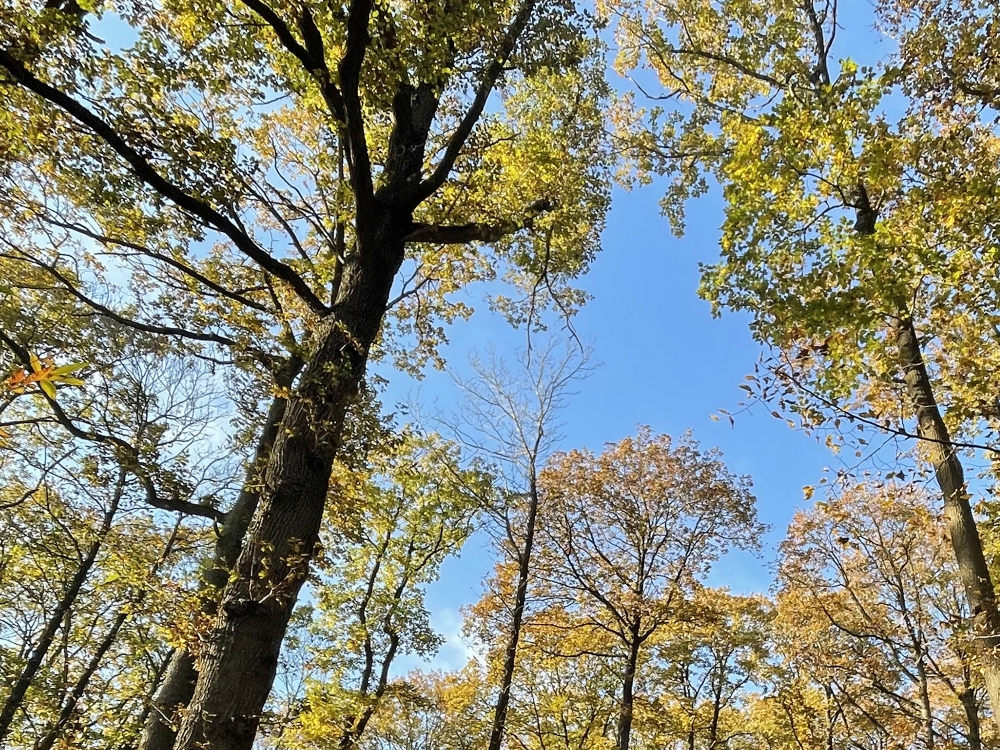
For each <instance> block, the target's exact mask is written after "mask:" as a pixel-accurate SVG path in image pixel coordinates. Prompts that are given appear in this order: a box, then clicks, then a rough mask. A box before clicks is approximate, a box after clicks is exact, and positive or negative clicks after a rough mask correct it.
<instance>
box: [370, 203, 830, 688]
mask: <svg viewBox="0 0 1000 750" xmlns="http://www.w3.org/2000/svg"><path fill="white" fill-rule="evenodd" d="M662 193H663V186H662V185H657V184H653V185H651V186H649V187H645V188H642V189H640V190H637V191H633V192H625V191H622V190H616V192H615V194H614V200H613V204H612V210H611V214H610V217H609V221H608V226H607V229H606V231H605V233H604V235H603V250H602V251H601V253H600V255H599V256H598V258H597V260H596V262H595V263H594V265H593V268H592V269H591V271H590V273H589V274H588V275H587V276H586V277H585V278H584V279H583V280H582V282H581V285H582V286H583V288H585V289H586V290H587V291H588V292H590V293H591V294H592V295H593V297H594V298H593V299H592V300H591V301H590V302H589V303H588V304H587V306H586V307H585V308H584V309H583V310H582V311H581V312H580V313H579V315H578V316H577V319H576V321H575V323H574V325H575V328H576V330H577V331H578V333H579V334H580V336H581V338H583V339H584V340H585V341H588V342H592V343H593V346H594V360H595V361H597V362H599V363H601V366H600V367H599V368H598V369H597V370H596V371H595V372H594V373H593V374H592V375H591V376H590V377H589V378H588V379H587V380H585V381H583V382H581V383H580V384H579V387H578V389H577V390H578V394H577V395H576V396H575V397H574V398H573V399H572V400H571V401H570V404H569V406H568V408H567V409H566V411H565V412H564V413H563V415H562V422H563V424H564V427H563V430H562V432H563V435H564V436H565V437H564V440H563V441H562V444H561V446H560V447H561V448H563V449H569V448H576V447H584V446H585V447H587V448H590V449H591V450H594V451H600V450H601V448H602V446H603V444H604V443H606V442H610V441H617V440H620V439H621V438H623V437H625V436H626V435H630V434H633V433H634V432H635V429H636V427H637V425H639V424H649V425H651V426H652V428H653V429H654V430H655V431H656V432H665V433H669V434H671V435H679V434H681V433H682V432H684V431H685V430H686V429H689V428H690V429H691V430H692V431H693V433H694V436H695V437H696V438H697V439H698V440H699V441H700V442H701V444H702V446H703V447H706V448H708V447H714V446H717V447H719V448H720V449H721V450H722V451H723V454H724V457H725V460H726V463H727V465H728V466H729V468H730V469H731V470H733V471H735V472H738V473H740V474H749V475H750V476H751V477H752V478H753V481H754V488H755V494H756V495H757V498H758V501H757V502H758V512H759V514H760V518H761V520H762V521H764V522H765V523H768V524H770V525H771V527H772V528H771V531H770V533H769V534H768V535H767V536H766V537H765V539H764V540H763V541H764V552H763V555H762V556H761V557H760V558H759V559H758V558H755V557H753V556H751V555H747V554H736V555H730V556H728V557H727V558H724V559H723V560H721V561H720V562H719V563H718V564H717V566H716V568H715V570H714V571H713V573H712V575H711V578H710V583H712V584H713V585H717V586H728V587H729V588H731V589H732V590H733V591H735V592H738V593H746V592H751V591H760V592H764V591H767V589H768V587H769V586H770V583H771V573H770V563H771V561H772V560H773V559H774V554H775V546H776V545H777V543H778V542H779V541H780V540H781V538H782V536H783V535H784V532H785V529H786V527H787V525H788V522H789V521H790V520H791V517H792V514H793V512H794V510H795V508H796V507H803V506H804V505H805V504H806V503H805V500H804V496H803V492H802V487H803V486H804V485H811V484H815V483H816V482H818V481H819V480H820V479H821V477H822V476H823V469H824V467H827V466H830V467H833V468H835V466H836V460H837V459H836V457H835V456H833V455H832V454H831V453H830V452H829V451H828V450H827V449H826V448H825V447H823V446H821V445H819V444H818V443H817V441H816V439H815V438H814V437H810V436H808V435H805V434H803V433H801V432H798V431H795V430H792V429H790V428H789V427H788V426H787V424H786V423H785V422H784V421H779V420H777V419H775V418H774V417H773V416H771V414H770V411H769V410H768V409H765V408H763V406H757V407H755V408H753V409H752V410H751V411H750V413H743V414H739V415H737V417H736V424H735V427H731V426H730V424H729V422H728V421H727V420H725V419H722V420H720V421H715V420H713V419H712V415H713V414H716V413H717V411H718V409H719V408H723V409H728V410H730V411H734V412H735V411H736V410H737V408H738V407H737V404H738V402H739V401H740V400H741V396H743V395H745V394H744V392H743V391H742V390H740V388H739V385H740V383H742V382H744V381H743V377H744V375H746V374H747V373H749V372H751V371H752V370H753V365H754V362H755V361H756V359H757V357H758V356H759V354H760V352H761V348H760V346H759V345H758V344H757V343H756V342H754V341H753V339H752V338H751V336H750V332H749V329H748V328H747V318H746V317H743V316H740V315H732V314H727V315H724V316H723V317H722V318H713V317H712V315H711V310H710V307H709V305H708V303H706V302H704V301H703V300H701V299H699V297H698V296H697V292H696V290H697V286H698V263H699V262H710V261H713V260H715V259H716V257H717V253H718V249H717V248H718V237H719V226H720V225H721V223H722V202H721V197H720V196H719V195H718V194H717V193H716V194H710V195H709V196H706V197H704V198H702V199H701V200H699V201H696V202H694V203H692V204H691V206H690V208H689V215H688V222H687V224H688V234H687V235H686V236H685V237H684V238H683V239H680V240H678V239H676V238H675V237H674V236H673V235H672V234H671V233H670V231H669V229H668V226H667V223H666V220H665V219H663V218H662V217H661V216H660V210H659V206H658V200H659V198H660V196H661V195H662ZM469 301H470V303H472V304H476V303H477V302H478V300H477V299H476V298H475V297H474V296H472V294H471V293H470V297H469ZM449 336H450V344H449V345H448V347H447V348H446V350H445V356H446V359H447V361H448V363H449V367H451V368H454V369H455V371H456V372H457V373H458V374H460V375H461V374H463V373H464V372H465V370H466V362H467V361H468V357H469V354H470V352H472V351H474V350H478V351H480V352H482V351H483V350H485V349H486V348H487V347H488V346H490V345H492V346H494V347H495V348H496V350H497V352H498V354H501V355H513V354H514V352H515V351H516V350H517V349H518V348H519V347H521V346H523V344H524V334H523V332H519V331H515V330H513V329H512V328H511V327H510V326H509V325H508V324H507V323H506V322H504V321H503V320H501V319H500V318H498V317H497V316H492V315H490V313H489V312H488V311H486V310H485V309H484V306H483V305H479V306H478V309H477V312H476V314H475V315H474V316H473V317H472V319H471V320H470V321H469V322H467V323H459V324H457V325H455V326H454V327H453V328H452V329H451V330H450V332H449ZM387 374H388V373H387ZM390 378H391V386H390V389H389V392H388V394H387V403H388V404H390V405H391V404H392V403H393V402H394V401H412V400H416V401H418V402H420V403H427V402H431V401H435V400H436V401H438V402H440V403H442V404H448V403H449V402H452V403H453V402H454V399H455V398H456V395H457V394H456V392H455V387H454V385H453V384H452V381H451V377H450V376H449V375H448V374H447V373H440V372H429V373H428V374H427V376H426V377H425V379H424V380H423V381H422V382H420V383H416V382H414V381H412V380H408V379H406V378H405V377H403V376H401V375H399V374H398V373H391V374H390ZM489 568H490V559H489V555H488V553H487V551H486V549H485V548H484V546H483V544H482V543H479V542H478V541H477V540H475V539H474V540H472V542H470V544H469V545H468V546H467V547H466V550H465V551H464V552H463V554H462V557H461V558H460V559H456V560H450V561H448V562H447V563H446V564H445V565H444V568H443V569H442V575H441V580H440V581H439V582H437V583H436V584H434V585H433V586H432V587H431V588H430V590H429V591H428V597H427V603H428V606H429V607H430V609H431V611H432V613H433V620H434V623H435V626H436V627H437V628H438V630H439V631H440V632H442V633H443V634H444V635H446V636H448V638H449V642H448V644H447V645H446V646H445V647H444V649H442V653H441V654H440V656H439V658H438V660H437V661H436V662H435V664H436V665H437V666H442V667H455V666H459V665H460V664H461V663H462V661H463V660H464V658H465V653H466V651H465V647H464V646H463V644H462V643H461V640H460V639H459V638H458V636H457V634H458V631H459V630H460V628H461V618H460V616H459V613H458V610H459V608H460V607H461V606H463V605H465V604H469V603H472V602H474V601H476V599H478V597H479V594H480V592H481V587H482V581H483V578H484V576H485V575H486V573H487V572H488V571H489ZM412 666H416V663H415V662H410V661H409V660H407V663H406V664H405V666H404V669H403V671H405V670H406V669H408V668H410V667H412Z"/></svg>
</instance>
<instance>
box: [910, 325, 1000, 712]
mask: <svg viewBox="0 0 1000 750" xmlns="http://www.w3.org/2000/svg"><path fill="white" fill-rule="evenodd" d="M893 325H894V333H895V337H896V346H897V347H898V350H899V364H900V367H901V369H902V371H903V380H904V382H905V383H906V390H907V393H908V394H909V397H910V400H911V401H912V403H913V407H914V410H915V412H916V418H917V431H918V434H919V435H920V437H922V438H924V439H925V440H926V441H927V443H926V445H925V448H926V450H927V453H928V456H929V458H930V462H931V465H932V466H933V467H934V473H935V475H936V477H937V483H938V486H939V487H940V489H941V494H942V495H943V496H944V517H945V524H946V525H947V528H948V533H949V535H950V536H951V546H952V549H953V550H954V552H955V558H956V560H957V561H958V571H959V575H960V577H961V580H962V587H963V588H964V590H965V598H966V600H967V602H968V605H969V609H970V611H971V612H972V621H973V632H974V633H975V644H976V650H977V652H978V654H979V656H980V659H979V661H980V665H981V669H982V673H983V679H984V682H985V683H986V691H987V693H988V694H989V696H990V706H991V707H992V709H993V721H994V722H995V723H996V725H997V727H998V728H1000V651H998V648H1000V613H998V612H997V602H996V595H995V593H994V589H993V579H992V577H991V576H990V569H989V567H987V565H986V557H985V556H984V555H983V547H982V543H981V541H980V538H979V532H978V530H977V528H976V519H975V517H974V516H973V514H972V506H971V505H970V504H969V494H968V491H967V488H966V484H965V471H964V469H963V467H962V462H961V461H959V459H958V455H957V453H956V452H955V449H954V447H953V446H952V442H951V435H950V434H949V432H948V428H947V426H946V425H945V423H944V419H943V418H942V416H941V410H940V409H939V408H938V405H937V401H936V400H935V398H934V390H933V388H932V387H931V381H930V377H929V375H928V374H927V367H926V365H925V364H924V358H923V352H922V351H921V348H920V342H919V340H918V339H917V334H916V331H915V329H914V327H913V320H912V319H911V318H910V317H909V315H906V314H901V315H900V316H899V317H898V318H896V319H895V321H894V324H893Z"/></svg>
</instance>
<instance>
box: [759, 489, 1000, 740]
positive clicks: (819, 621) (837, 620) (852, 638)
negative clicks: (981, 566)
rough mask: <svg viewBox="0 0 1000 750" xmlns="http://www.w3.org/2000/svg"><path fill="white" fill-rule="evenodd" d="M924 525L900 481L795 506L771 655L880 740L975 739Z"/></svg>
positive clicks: (979, 703) (968, 667) (934, 547)
mask: <svg viewBox="0 0 1000 750" xmlns="http://www.w3.org/2000/svg"><path fill="white" fill-rule="evenodd" d="M936 524H937V519H936V518H935V517H934V513H933V511H932V510H931V508H930V499H929V498H928V497H927V496H926V494H924V493H923V492H922V491H920V490H919V489H918V488H916V487H914V486H911V485H893V484H889V485H878V484H873V485H868V486H866V485H863V484H859V485H855V486H849V487H846V488H844V490H843V492H841V493H839V494H838V495H837V496H835V497H834V498H833V499H831V500H829V501H827V502H823V503H818V504H817V507H816V508H815V509H814V510H812V511H810V512H807V513H800V514H798V515H797V516H796V518H795V519H794V520H793V522H792V525H791V527H790V528H789V533H788V537H787V538H786V540H785V541H784V542H783V543H782V548H781V550H782V557H781V562H780V567H779V579H778V580H779V586H780V588H779V591H778V612H779V618H778V623H779V625H780V630H782V631H783V632H784V633H785V637H784V640H783V642H784V644H785V647H784V648H783V652H784V655H785V658H788V659H791V660H793V661H795V662H796V663H798V664H800V665H803V669H804V670H805V671H807V672H808V673H809V674H811V675H812V677H813V679H814V680H816V681H818V682H820V683H825V684H828V685H830V686H831V688H832V689H833V690H835V691H836V694H837V695H838V697H839V699H840V700H841V701H843V702H844V704H845V705H844V709H843V710H844V712H845V714H846V715H848V716H851V717H853V721H855V722H859V723H861V724H862V725H867V727H868V731H873V732H875V733H877V734H879V735H881V737H882V741H883V742H884V743H885V744H886V745H888V746H899V747H904V746H905V747H912V746H913V745H914V744H916V743H919V744H921V745H922V746H925V747H928V748H933V747H935V746H937V745H945V746H960V747H980V746H981V745H982V743H983V739H982V734H983V733H982V730H981V723H982V721H983V720H984V719H985V718H986V716H987V714H986V713H985V708H984V705H983V703H984V699H985V696H984V695H983V689H982V685H981V683H980V681H979V679H978V676H977V675H976V673H975V667H974V663H973V659H972V651H973V644H972V643H970V642H969V629H970V627H971V621H970V618H969V615H968V610H967V609H966V607H965V605H964V601H963V597H962V592H961V588H960V585H959V579H958V575H957V571H956V570H955V564H954V562H952V561H951V559H950V554H949V551H948V549H947V547H946V540H945V539H944V538H942V536H941V535H940V533H936V532H935V526H936Z"/></svg>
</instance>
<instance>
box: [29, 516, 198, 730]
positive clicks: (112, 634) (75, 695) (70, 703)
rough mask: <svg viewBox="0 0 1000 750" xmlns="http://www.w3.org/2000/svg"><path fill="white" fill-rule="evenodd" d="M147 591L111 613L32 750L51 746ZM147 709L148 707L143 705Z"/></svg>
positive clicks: (173, 537)
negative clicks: (87, 659)
mask: <svg viewBox="0 0 1000 750" xmlns="http://www.w3.org/2000/svg"><path fill="white" fill-rule="evenodd" d="M180 525H181V521H180V519H178V521H177V524H176V525H175V526H174V530H173V533H171V535H170V538H169V539H168V540H167V544H166V546H165V547H164V550H163V554H162V555H160V559H159V560H157V561H156V563H155V564H154V565H153V567H152V570H150V573H149V576H150V580H152V579H153V577H154V576H155V575H156V573H157V572H158V570H159V568H160V566H161V565H162V564H163V563H164V562H166V559H167V557H169V556H170V552H171V550H172V549H173V546H174V542H175V541H176V539H177V531H178V529H180ZM148 592H149V589H148V588H143V589H140V590H139V591H137V592H136V593H135V594H133V596H132V597H131V599H130V601H129V602H128V603H127V604H125V605H124V606H123V607H122V608H121V610H119V612H118V615H117V616H116V617H115V620H114V622H113V623H112V624H111V628H110V629H109V630H108V632H107V633H106V634H105V636H104V638H103V639H102V640H101V643H100V644H99V645H98V647H97V650H96V651H95V652H94V655H93V656H92V657H91V658H90V662H89V663H88V664H87V668H86V669H84V670H83V673H82V674H81V675H80V676H79V677H78V678H77V680H76V683H75V684H74V685H73V690H72V691H71V692H70V695H69V698H68V699H67V700H66V703H65V704H63V708H62V711H60V712H59V718H58V719H56V722H55V723H54V724H53V725H52V726H51V727H50V728H49V731H48V732H46V733H45V735H43V737H42V738H41V739H40V740H39V741H38V742H36V743H35V746H34V748H33V750H52V747H53V746H54V745H55V743H56V740H58V739H59V735H60V734H62V731H63V729H65V727H66V724H67V723H68V722H69V720H70V719H71V718H72V717H73V713H74V712H75V711H76V707H77V705H78V704H79V702H80V699H81V698H83V694H84V693H85V692H86V691H87V688H88V687H89V685H90V680H91V679H92V678H93V676H94V675H95V674H96V673H97V669H98V667H100V665H101V660H102V659H104V656H105V654H107V653H108V651H110V650H111V647H112V646H113V645H114V643H115V640H116V639H117V638H118V633H119V631H120V630H121V629H122V626H123V625H124V624H125V622H126V621H127V620H128V618H129V615H130V614H131V613H133V612H135V611H136V610H138V608H139V605H140V604H142V602H143V600H144V599H145V598H146V594H147V593H148ZM162 671H163V667H161V668H160V669H159V670H158V675H157V678H158V677H159V674H160V673H162ZM147 710H148V708H147Z"/></svg>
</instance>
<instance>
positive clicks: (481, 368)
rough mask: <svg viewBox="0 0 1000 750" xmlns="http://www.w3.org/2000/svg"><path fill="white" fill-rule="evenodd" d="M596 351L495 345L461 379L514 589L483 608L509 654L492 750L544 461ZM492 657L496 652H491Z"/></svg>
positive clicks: (466, 424)
mask: <svg viewBox="0 0 1000 750" xmlns="http://www.w3.org/2000/svg"><path fill="white" fill-rule="evenodd" d="M588 358H589V353H588V352H587V351H586V350H582V351H579V352H577V351H575V350H574V349H573V348H570V347H569V346H567V349H566V350H565V351H562V350H561V348H560V345H559V343H558V340H557V339H555V338H550V339H548V340H547V341H545V342H543V343H538V342H533V341H532V339H531V338H530V337H529V340H528V346H527V347H526V348H525V349H524V350H523V351H522V352H520V353H519V355H518V358H517V361H516V362H515V363H514V364H513V366H508V365H507V364H506V363H504V362H503V361H502V360H500V359H499V358H498V357H497V355H496V354H495V353H490V354H489V356H488V358H487V359H486V360H481V359H478V358H474V359H473V360H472V370H473V373H474V374H473V376H472V377H470V378H467V379H464V380H459V382H458V385H459V387H460V389H461V391H462V393H463V396H464V397H463V401H462V405H461V411H460V412H459V413H460V416H456V417H455V418H453V419H451V420H450V422H451V430H452V431H453V432H454V433H455V434H456V436H457V437H458V438H459V439H460V440H461V441H462V442H463V443H464V444H465V445H466V447H467V448H468V449H469V450H471V451H472V452H473V455H474V456H475V457H476V458H477V459H478V460H479V461H481V462H482V463H483V464H484V465H488V466H490V467H491V470H492V471H493V472H494V473H495V474H496V475H497V477H498V479H499V480H500V482H501V484H500V487H499V488H498V489H499V492H494V493H491V494H490V495H489V496H484V497H482V498H481V499H482V501H483V508H484V510H485V516H486V517H487V519H489V520H487V524H486V530H487V531H488V533H490V534H491V535H492V536H493V539H494V549H495V551H496V553H497V555H498V556H499V557H500V559H501V560H503V561H504V562H503V563H501V564H500V566H499V568H500V570H501V571H502V572H499V573H498V575H500V576H506V577H507V578H509V580H505V581H504V582H503V583H502V584H501V582H500V581H499V580H497V581H495V582H494V584H495V585H497V586H500V585H502V586H504V587H505V588H506V589H507V594H506V596H505V597H504V611H503V612H502V613H500V612H496V611H493V612H489V613H487V612H483V613H481V614H482V615H484V616H485V620H484V622H489V623H490V625H489V627H490V628H491V629H493V630H492V632H490V633H489V634H488V635H486V634H485V633H480V636H481V638H482V637H483V636H485V640H483V642H484V643H488V644H489V645H488V648H491V649H492V648H494V647H495V646H497V645H498V643H499V642H498V641H497V633H504V636H503V641H504V643H503V646H502V649H503V656H502V658H501V659H500V660H499V664H495V663H494V666H497V667H498V674H497V675H496V677H495V679H496V684H497V695H496V705H495V707H494V710H493V727H492V729H491V731H490V739H489V750H500V747H501V745H502V743H503V737H504V731H505V726H506V722H507V713H508V709H509V705H510V700H511V693H512V690H513V682H514V675H515V671H516V667H517V658H518V645H519V642H520V638H521V629H522V623H523V621H524V617H525V611H526V607H527V606H528V594H529V591H528V589H529V585H530V583H531V579H532V576H533V574H532V561H531V558H532V553H533V551H534V546H535V534H536V527H537V522H538V518H539V508H540V503H541V494H540V488H539V484H538V476H539V472H540V471H541V467H542V466H543V464H544V463H545V461H546V459H547V458H548V456H549V455H550V454H551V453H552V451H553V449H554V446H555V445H556V444H557V443H558V441H559V439H560V437H561V435H560V426H559V423H558V421H557V420H558V419H559V412H560V411H561V410H562V409H563V408H564V407H565V405H566V402H567V399H568V398H569V397H570V395H571V393H570V391H569V389H570V388H571V387H572V385H573V383H574V382H575V381H577V380H580V379H582V378H584V377H586V376H587V375H588V374H589V370H590V366H589V365H588ZM491 661H492V660H491Z"/></svg>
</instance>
